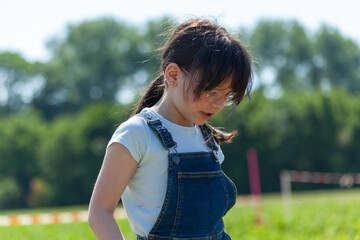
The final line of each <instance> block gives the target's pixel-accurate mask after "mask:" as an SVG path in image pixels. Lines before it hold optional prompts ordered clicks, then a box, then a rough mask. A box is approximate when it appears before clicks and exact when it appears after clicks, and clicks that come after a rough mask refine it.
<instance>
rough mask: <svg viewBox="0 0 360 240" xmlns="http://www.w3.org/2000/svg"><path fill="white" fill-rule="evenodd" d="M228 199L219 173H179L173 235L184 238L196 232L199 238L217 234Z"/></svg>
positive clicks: (225, 187) (221, 225)
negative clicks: (183, 236)
mask: <svg viewBox="0 0 360 240" xmlns="http://www.w3.org/2000/svg"><path fill="white" fill-rule="evenodd" d="M228 198H229V196H228V191H227V186H226V183H225V181H224V177H223V173H222V171H221V170H219V171H209V172H179V173H178V201H177V210H176V219H175V225H174V227H173V233H176V234H180V235H186V234H193V233H194V232H196V233H197V234H198V235H199V236H201V235H207V234H211V233H214V232H217V231H219V230H221V229H222V228H223V221H222V217H223V215H224V213H225V212H226V209H227V208H228V202H227V199H228Z"/></svg>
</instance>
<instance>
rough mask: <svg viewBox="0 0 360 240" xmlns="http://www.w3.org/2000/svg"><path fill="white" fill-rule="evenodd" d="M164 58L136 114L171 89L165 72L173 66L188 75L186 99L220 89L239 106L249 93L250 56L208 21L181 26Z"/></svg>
mask: <svg viewBox="0 0 360 240" xmlns="http://www.w3.org/2000/svg"><path fill="white" fill-rule="evenodd" d="M161 56H162V58H161V74H160V75H159V76H158V77H157V78H156V79H155V80H154V81H153V82H152V83H151V84H150V86H149V88H148V90H147V92H146V93H145V95H144V96H143V97H142V99H141V100H140V101H139V103H138V106H137V108H136V109H135V111H134V114H136V113H139V112H140V111H141V110H142V109H143V108H145V107H151V106H153V105H155V104H156V103H157V102H158V101H159V100H160V99H161V97H162V95H163V93H164V91H165V90H166V89H167V88H168V87H169V86H168V84H167V82H166V81H165V78H164V72H166V69H167V68H168V67H169V66H171V65H172V64H176V65H177V66H178V67H179V68H180V69H181V70H182V71H183V72H185V73H186V74H187V75H188V77H187V78H186V80H187V82H186V84H185V85H184V86H186V87H185V89H184V94H185V95H186V96H187V95H189V93H190V94H191V95H192V96H193V97H194V98H195V99H194V100H196V99H199V98H200V97H201V96H203V95H204V94H207V95H208V96H209V97H210V96H212V94H214V92H213V90H214V89H218V88H219V87H220V86H227V88H228V89H231V97H232V99H231V101H232V103H233V104H234V105H238V104H239V103H240V102H241V101H242V99H243V97H244V96H245V95H248V94H249V93H250V90H251V86H252V69H251V67H252V62H251V57H250V54H249V53H248V52H247V50H246V49H245V47H244V46H243V44H242V43H241V42H240V41H239V40H237V39H235V38H234V37H233V36H232V35H230V34H229V33H228V32H227V31H226V30H225V29H224V28H223V27H220V26H218V25H217V24H215V23H213V22H211V21H209V20H203V19H191V20H188V21H186V22H184V23H183V24H181V25H180V26H178V27H177V28H176V29H175V30H174V32H173V34H172V35H171V36H170V38H169V40H168V41H167V43H166V44H165V46H164V47H163V48H162V55H161ZM215 95H216V92H215ZM215 98H216V96H215ZM224 104H225V102H224ZM209 128H210V129H211V130H212V132H213V134H217V133H222V132H218V131H217V130H216V129H215V128H212V127H210V126H209ZM222 134H225V133H222ZM225 135H226V134H225ZM230 135H231V136H230ZM233 135H234V133H231V134H229V135H227V136H229V137H228V138H227V137H226V136H222V137H223V138H224V139H220V138H217V140H218V142H224V141H228V140H230V139H231V137H232V136H233Z"/></svg>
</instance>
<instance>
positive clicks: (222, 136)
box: [203, 122, 237, 145]
mask: <svg viewBox="0 0 360 240" xmlns="http://www.w3.org/2000/svg"><path fill="white" fill-rule="evenodd" d="M203 126H204V127H205V128H206V129H207V130H208V131H209V132H210V134H211V136H212V137H213V138H214V139H215V141H216V142H217V143H218V144H219V145H221V144H223V143H230V142H231V140H232V139H233V137H235V135H236V134H237V131H232V132H225V131H222V130H221V129H220V128H217V127H213V126H211V125H210V124H209V123H207V122H206V123H204V125H203Z"/></svg>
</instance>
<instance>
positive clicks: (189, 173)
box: [179, 170, 222, 178]
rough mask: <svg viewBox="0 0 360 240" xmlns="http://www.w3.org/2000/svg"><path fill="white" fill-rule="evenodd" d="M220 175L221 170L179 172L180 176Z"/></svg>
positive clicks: (202, 176) (208, 176) (201, 176)
mask: <svg viewBox="0 0 360 240" xmlns="http://www.w3.org/2000/svg"><path fill="white" fill-rule="evenodd" d="M219 176H222V171H221V170H218V171H208V172H179V177H181V178H205V177H207V178H213V177H219Z"/></svg>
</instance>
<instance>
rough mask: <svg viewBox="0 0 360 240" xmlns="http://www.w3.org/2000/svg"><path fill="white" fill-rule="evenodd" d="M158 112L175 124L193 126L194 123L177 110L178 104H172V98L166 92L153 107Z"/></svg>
mask: <svg viewBox="0 0 360 240" xmlns="http://www.w3.org/2000/svg"><path fill="white" fill-rule="evenodd" d="M151 109H152V110H154V111H155V112H156V113H158V114H159V115H161V116H162V117H163V118H165V119H166V120H169V121H170V122H173V123H175V124H178V125H181V126H185V127H193V126H194V124H193V123H191V122H189V121H188V120H187V119H185V118H184V116H182V115H181V114H180V112H179V111H178V110H177V108H176V106H175V105H174V104H172V102H171V100H170V99H167V95H166V94H164V95H163V97H162V98H161V99H160V100H159V101H158V102H157V103H156V104H155V105H154V106H152V107H151Z"/></svg>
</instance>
